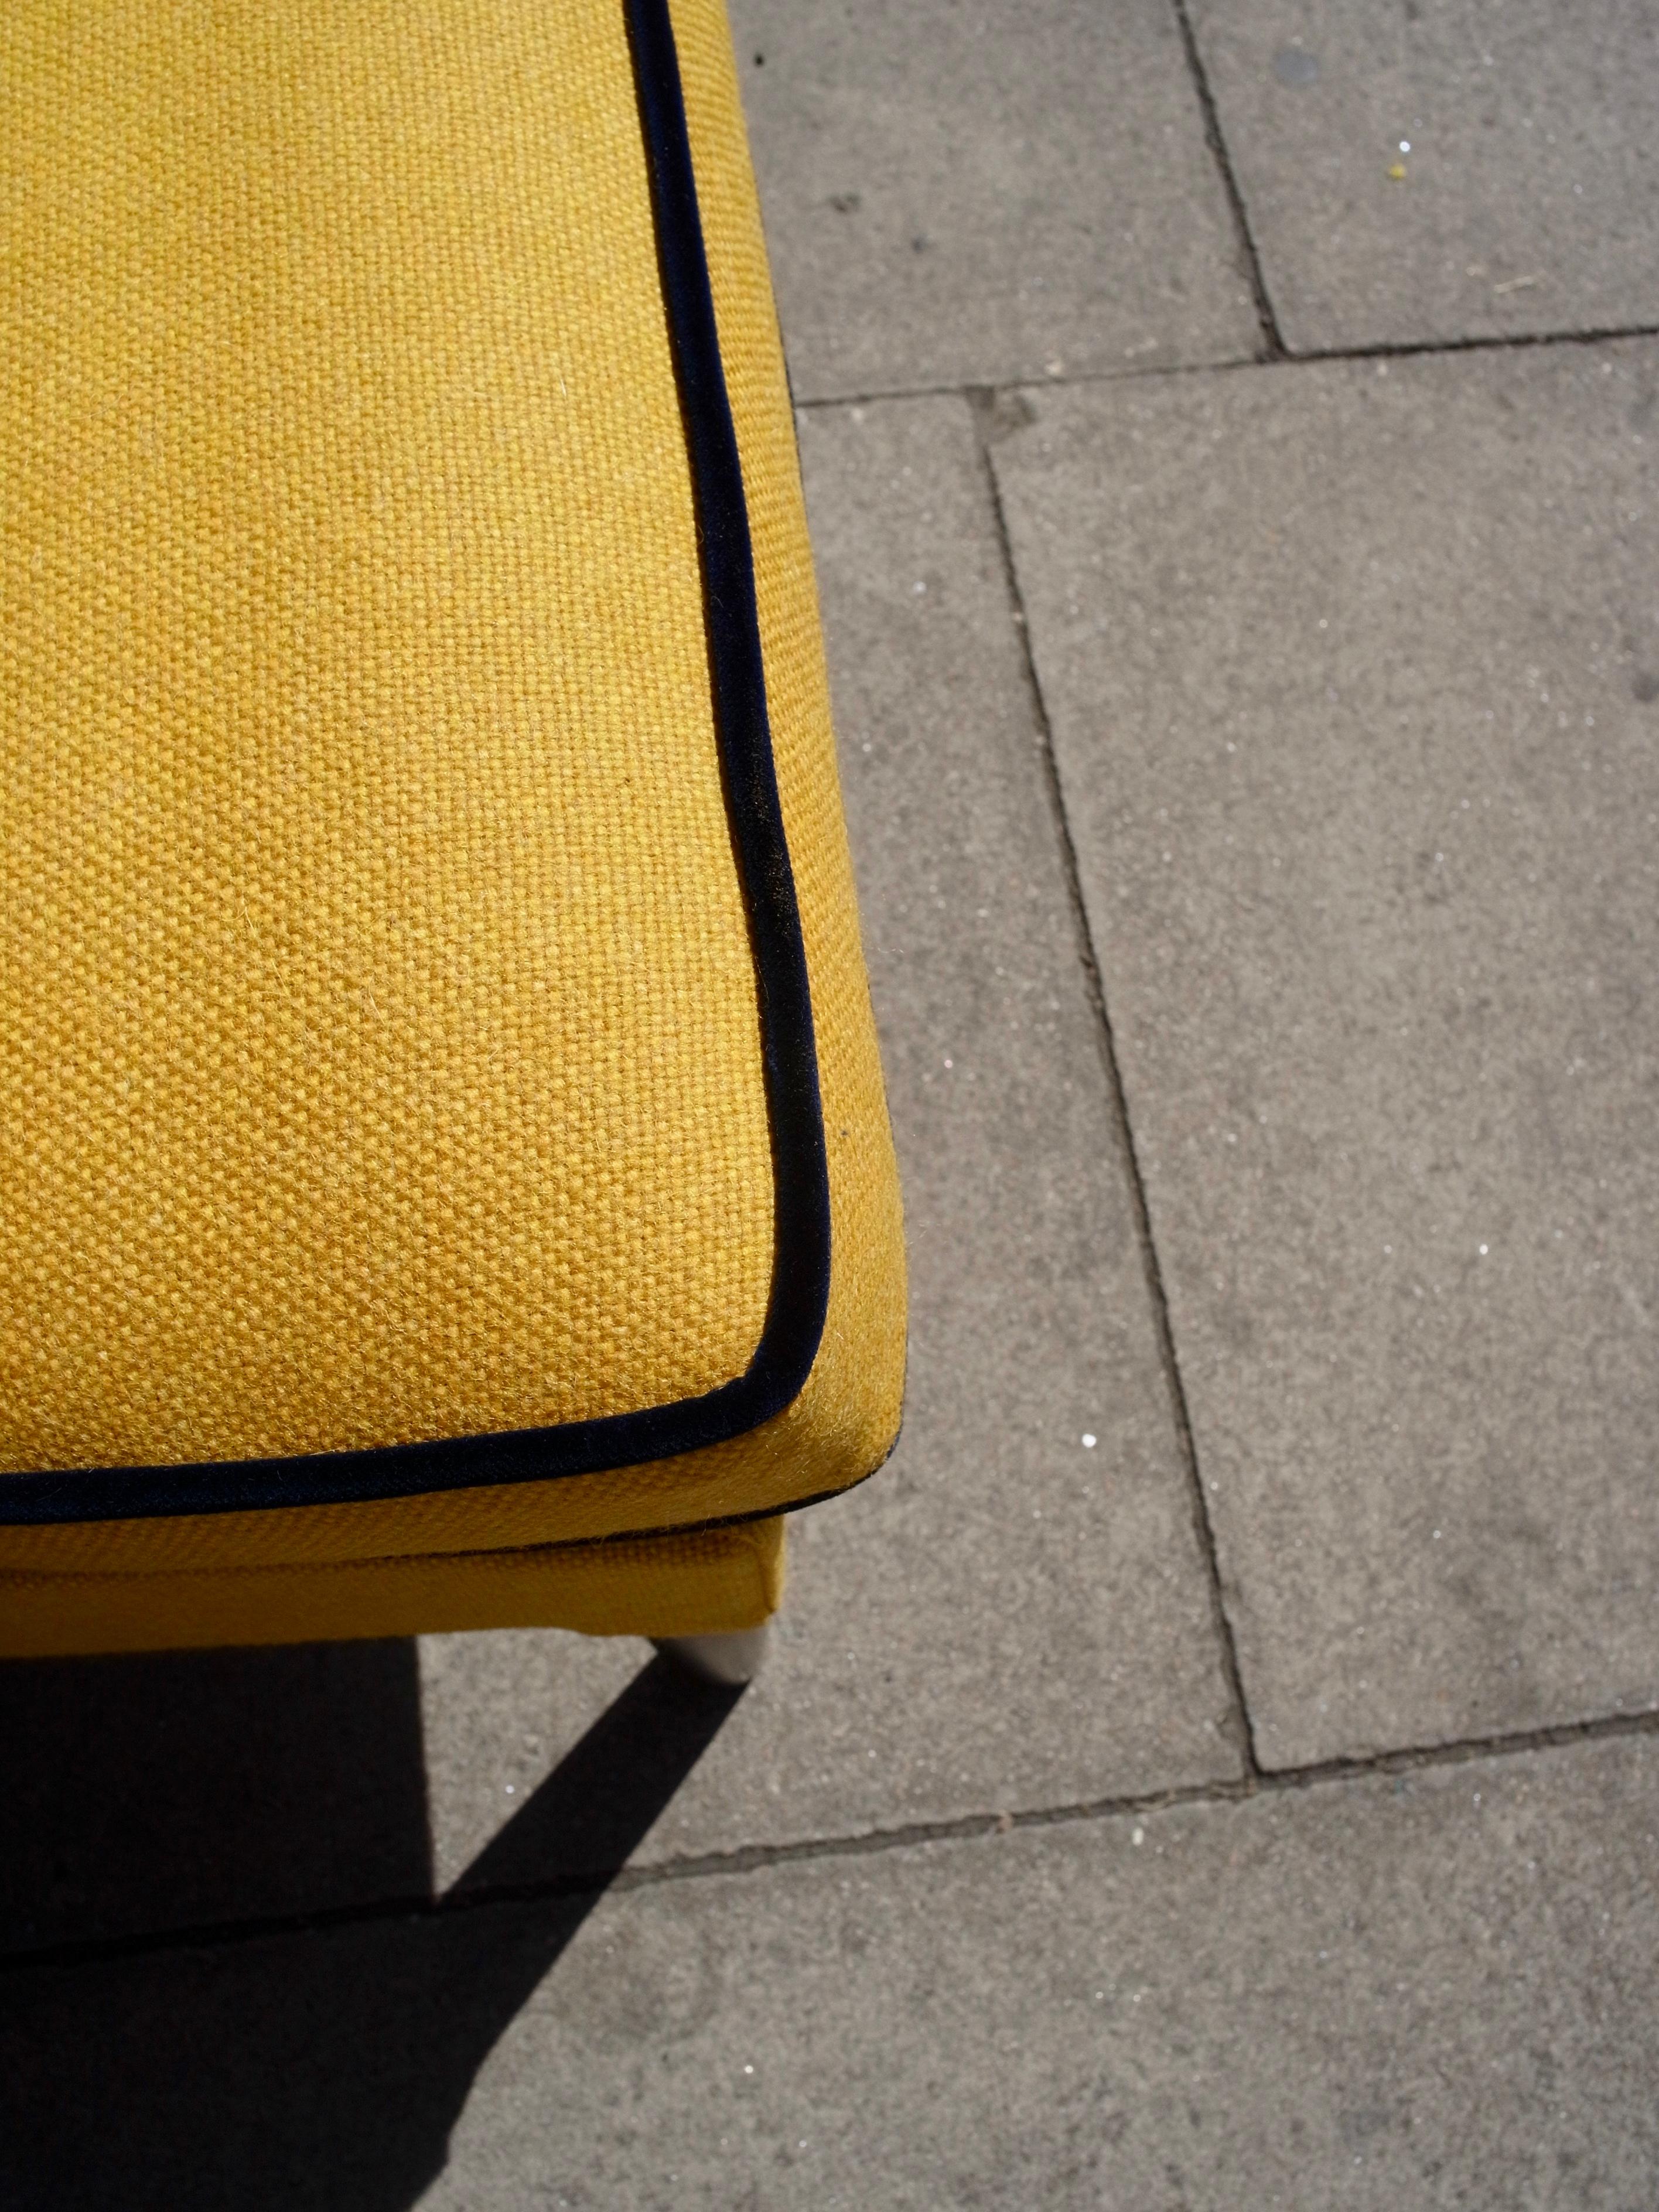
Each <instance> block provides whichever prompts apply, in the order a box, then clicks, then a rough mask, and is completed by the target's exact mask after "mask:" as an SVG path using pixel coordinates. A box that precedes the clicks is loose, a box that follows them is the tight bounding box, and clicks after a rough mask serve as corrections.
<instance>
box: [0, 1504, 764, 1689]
mask: <svg viewBox="0 0 1659 2212" xmlns="http://www.w3.org/2000/svg"><path fill="white" fill-rule="evenodd" d="M783 1563H784V1542H783V1523H782V1522H781V1521H749V1522H743V1523H742V1524H741V1525H740V1526H739V1527H737V1528H708V1529H703V1530H700V1531H698V1532H696V1533H695V1534H686V1535H683V1536H647V1537H642V1538H632V1537H623V1538H619V1539H617V1540H616V1541H612V1542H611V1543H605V1544H553V1545H549V1546H547V1547H544V1548H541V1549H536V1550H530V1551H522V1552H470V1553H459V1554H458V1555H453V1556H451V1555H447V1554H444V1553H428V1554H425V1555H417V1556H415V1557H412V1558H408V1559H351V1560H346V1561H344V1562H343V1563H341V1564H339V1565H332V1566H322V1567H252V1568H242V1567H218V1568H215V1569H213V1570H212V1571H208V1572H204V1573H201V1574H193V1575H191V1574H185V1575H0V1657H5V1658H17V1657H27V1658H46V1657H51V1656H68V1655H72V1654H84V1653H88V1652H94V1651H159V1650H188V1649H190V1648H191V1647H197V1648H200V1647H203V1646H207V1647H212V1646H215V1645H220V1644H300V1643H306V1644H310V1643H333V1642H337V1641H340V1640H341V1639H343V1638H353V1637H372V1636H415V1635H433V1634H436V1633H440V1632H447V1631H449V1630H454V1629H464V1628H568V1629H575V1630H578V1631H580V1632H581V1633H582V1634H584V1635H587V1636H720V1635H728V1634H730V1633H732V1632H733V1631H734V1630H739V1629H744V1628H757V1627H758V1626H760V1624H761V1622H762V1621H763V1620H765V1619H766V1618H767V1617H768V1615H769V1613H773V1612H774V1611H775V1609H776V1607H777V1603H778V1600H779V1598H780V1596H781V1593H782V1587H783Z"/></svg>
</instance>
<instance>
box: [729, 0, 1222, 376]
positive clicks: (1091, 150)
mask: <svg viewBox="0 0 1659 2212" xmlns="http://www.w3.org/2000/svg"><path fill="white" fill-rule="evenodd" d="M732 23H733V29H734V33H735V35H736V38H737V42H738V63H739V67H740V70H741V73H742V78H743V90H744V106H745V109H746V111H747V113H748V118H749V129H750V137H751V139H752V141H753V144H754V150H755V160H756V166H757V171H758V173H759V177H760V183H761V197H762V200H763V206H764V209H765V216H766V230H767V239H768V241H769V246H770V248H771V254H772V264H773V274H774V277H775V282H776V284H777V288H778V297H779V302H780V306H781V310H782V316H783V327H784V334H785V341H786V343H787V349H788V355H789V366H790V373H791V375H792V377H793V383H794V388H795V394H796V397H797V398H805V399H817V398H837V397H848V396H852V397H857V396H859V395H860V394H863V393H870V392H896V391H916V390H919V389H923V388H927V387H931V386H940V385H962V384H964V383H982V384H989V383H994V382H1000V381H1004V380H1009V379H1012V378H1018V377H1026V376H1042V375H1044V374H1047V373H1048V367H1049V364H1050V363H1054V364H1056V365H1062V364H1063V366H1064V368H1066V370H1068V371H1070V372H1072V373H1073V374H1103V373H1106V374H1109V373H1110V372H1112V371H1114V370H1121V369H1124V368H1135V367H1140V366H1145V365H1146V363H1148V362H1158V363H1162V362H1191V361H1216V360H1226V359H1233V358H1248V357H1249V356H1250V354H1251V353H1252V352H1253V351H1254V350H1255V347H1256V345H1257V343H1258V338H1259V333H1258V330H1257V325H1256V319H1255V311H1254V308H1253V307H1252V304H1251V299H1250V293H1249V284H1248V282H1247V280H1246V278H1245V276H1244V275H1243V271H1242V270H1241V268H1240V266H1239V257H1238V252H1237V240H1236V238H1235V235H1234V233H1233V229H1232V226H1231V218H1230V216H1229V213H1228V210H1227V205H1226V201H1225V194H1224V191H1223V189H1222V186H1221V184H1220V181H1219V179H1218V173H1217V172H1216V169H1215V166H1214V163H1213V161H1212V158H1211V155H1210V153H1209V150H1208V149H1207V148H1206V144H1205V142H1204V128H1203V122H1202V118H1201V115H1200V109H1199V105H1198V101H1197V98H1196V95H1195V94H1194V88H1193V85H1192V83H1191V81H1190V78H1189V76H1188V70H1187V65H1186V61H1185V58H1184V55H1183V53H1182V46H1181V41H1180V38H1179V36H1178V34H1177V32H1176V24H1175V19H1174V17H1173V15H1171V13H1170V9H1169V8H1168V6H1167V5H1166V4H1165V0H1119V4H1117V5H1115V6H1113V7H1110V8H1100V7H1096V6H1092V5H1090V4H1089V3H1088V0H1018V4H1016V0H908V4H904V5H900V4H897V0H832V4H829V5H824V4H815V5H811V6H808V5H804V4H802V0H736V4H735V5H734V6H733V8H732Z"/></svg>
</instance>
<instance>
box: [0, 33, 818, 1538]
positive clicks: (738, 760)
mask: <svg viewBox="0 0 1659 2212" xmlns="http://www.w3.org/2000/svg"><path fill="white" fill-rule="evenodd" d="M623 8H624V12H625V15H626V17H627V25H628V33H629V43H630V46H631V48H632V52H633V60H634V76H635V88H636V90H637V94H638V99H639V107H640V121H641V131H642V133H643V136H644V140H645V149H646V155H647V164H648V167H649V169H650V174H651V197H652V206H653V213H654V216H655V221H656V233H657V251H658V259H659V269H660V273H661V281H662V290H663V303H664V306H665V310H666V313H667V320H668V329H669V337H670V341H671V346H672V349H673V356H674V371H675V376H676V379H677V380H678V387H679V396H680V409H681V415H682V418H683V420H684V428H685V441H686V450H687V453H688V457H689V459H690V469H691V481H692V488H693V493H694V496H695V500H696V514H697V529H698V538H699V544H700V552H701V557H702V580H703V599H704V610H705V618H706V622H707V628H708V662H709V672H710V679H711V685H712V690H713V695H714V729H715V738H716V743H717V744H718V747H719V752H720V768H721V773H722V775H723V777H724V780H725V786H726V812H727V816H728V818H729V820H730V823H731V829H732V844H733V847H734V849H735V853H736V858H737V866H738V877H739V880H740V882H741V884H742V887H743V892H744V900H745V902H746V904H747V908H748V914H749V931H750V947H751V951H752V953H753V957H754V963H755V975H756V982H757V993H758V997H759V1004H760V1031H761V1055H762V1060H763V1068H764V1075H765V1085H766V1103H767V1115H768V1120H769V1126H770V1129H771V1138H772V1170H773V1187H774V1213H773V1219H774V1258H773V1273H772V1286H771V1293H770V1297H769V1303H768V1305H767V1311H766V1321H765V1325H764V1327H763V1329H762V1332H761V1338H760V1341H759V1343H758V1344H757V1346H756V1348H755V1355H754V1358H752V1359H751V1360H750V1363H749V1365H748V1367H747V1368H746V1369H745V1370H744V1373H743V1374H742V1375H740V1376H738V1377H736V1378H735V1380H733V1381H732V1382H730V1383H722V1384H721V1385H720V1388H719V1389H715V1390H710V1391H708V1392H706V1393H705V1394H704V1395H702V1396H701V1397H696V1398H684V1399H681V1400H680V1401H678V1403H676V1404H673V1405H668V1406H653V1407H647V1408H646V1409H645V1410H643V1411H641V1412H639V1413H613V1414H611V1415H609V1416H607V1417H606V1418H605V1419H600V1420H593V1421H567V1422H563V1423H562V1424H560V1425H557V1426H556V1427H552V1428H543V1429H517V1430H511V1431H505V1432H502V1433H500V1434H496V1435H489V1436H472V1437H442V1438H438V1439H435V1440H434V1441H431V1442H427V1443H403V1444H381V1445H376V1446H373V1447H371V1448H369V1449H362V1450H354V1451H337V1452H314V1453H307V1454H302V1455H295V1456H294V1457H291V1458H286V1459H253V1460H227V1461H214V1462H204V1463H203V1464H200V1465H196V1466H187V1467H122V1468H62V1469H52V1470H48V1471H46V1472H41V1473H28V1474H7V1475H3V1476H0V1524H10V1525H17V1524H21V1523H38V1522H63V1521H133V1520H149V1519H155V1518H159V1517H162V1516H168V1515H173V1514H183V1513H240V1512H246V1511H250V1510H252V1511H265V1510H278V1509H282V1508H290V1507H294V1506H305V1505H335V1504H345V1503H348V1502H349V1501H352V1500H355V1499H363V1498H408V1497H415V1496H418V1495H421V1494H422V1493H425V1492H431V1491H439V1490H474V1489H478V1488H480V1487H482V1486H484V1485H486V1484H490V1483H513V1482H546V1481H550V1480H555V1479H556V1478H558V1477H561V1476H565V1475H574V1474H599V1473H602V1472H603V1471H604V1470H605V1469H606V1468H618V1467H632V1466H635V1465H637V1464H639V1463H640V1462H643V1461H647V1460H656V1459H668V1458H671V1457H673V1456H674V1455H677V1454H678V1453H680V1452H689V1451H697V1450H700V1449H702V1448H703V1447H704V1446H705V1445H708V1444H717V1443H726V1441H727V1440H728V1439H729V1438H730V1437H737V1436H742V1435H744V1433H745V1432H746V1431H749V1430H750V1429H754V1428H758V1427H759V1425H761V1423H762V1422H763V1421H767V1420H770V1419H771V1418H772V1417H773V1415H774V1414H775V1413H781V1412H782V1411H783V1409H784V1407H786V1406H787V1405H789V1404H790V1402H791V1401H793V1399H794V1398H795V1397H796V1396H797V1395H799V1391H800V1389H801V1386H802V1384H803V1383H805V1380H806V1377H807V1376H808V1374H809V1373H810V1372H811V1365H812V1362H813V1360H814V1358H816V1357H817V1348H818V1343H819V1340H820V1339H821V1338H822V1336H823V1322H824V1316H825V1313H826V1312H827V1310H828V1307H829V1164H828V1161H827V1158H826V1157H825V1152H824V1142H823V1108H822V1104H821V1102H820V1099H819V1096H818V1071H817V1049H816V1047H815V1045H814V1042H813V1035H812V1002H811V987H810V984H809V981H808V978H807V972H806V953H805V946H804V945H803V943H802V941H801V929H800V913H799V908H798V907H797V905H796V902H795V888H794V879H793V873H792V871H791V868H790V865H789V848H788V844H787V840H786V838H785V836H784V826H783V811H782V808H781V805H780V804H779V800H778V787H777V778H776V775H775V770H774V767H773V762H772V738H771V728H770V724H769V720H768V716H767V709H766V677H765V670H764V666H763V660H762V653H761V639H760V622H759V617H758V613H757V608H756V604H755V571H754V559H753V554H752V550H751V548H750V538H749V513H748V507H747V503H746V501H745V500H744V487H743V468H742V464H741V462H740V460H739V458H738V441H737V433H736V430H735V428H733V425H732V409H731V403H730V401H729V399H728V398H727V394H726V375H725V371H724V368H723V367H722V365H721V361H720V334H719V331H718V329H717V327H716V325H715V320H714V295H713V293H712V291H711V289H710V288H709V282H708V260H707V258H706V257H705V254H704V251H703V240H702V220H701V217H700V216H699V213H698V209H697V188H696V175H695V173H694V171H693V167H692V161H691V144H690V136H689V134H688V132H687V129H686V121H685V104H684V94H683V93H682V89H681V85H680V74H679V63H678V56H677V55H676V52H675V48H674V33H673V27H672V25H671V21H670V20H669V15H668V9H667V6H666V4H665V0H623Z"/></svg>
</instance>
